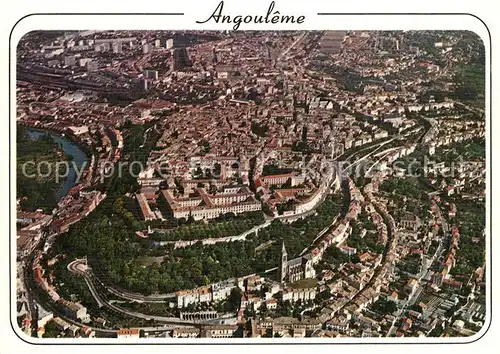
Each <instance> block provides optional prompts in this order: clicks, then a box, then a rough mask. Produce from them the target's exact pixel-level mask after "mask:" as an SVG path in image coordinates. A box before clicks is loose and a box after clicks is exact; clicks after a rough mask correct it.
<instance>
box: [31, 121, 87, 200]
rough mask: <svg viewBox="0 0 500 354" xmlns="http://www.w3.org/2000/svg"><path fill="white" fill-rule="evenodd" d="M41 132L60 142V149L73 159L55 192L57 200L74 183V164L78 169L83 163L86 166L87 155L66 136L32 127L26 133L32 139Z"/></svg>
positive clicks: (66, 192)
mask: <svg viewBox="0 0 500 354" xmlns="http://www.w3.org/2000/svg"><path fill="white" fill-rule="evenodd" d="M43 134H49V135H50V136H51V137H52V138H53V139H54V141H55V142H56V143H57V144H60V145H61V146H62V149H63V150H64V153H65V154H66V155H70V156H72V157H73V160H72V161H71V163H70V164H69V171H68V177H66V179H65V180H64V182H63V184H62V185H61V187H59V189H58V190H57V191H56V193H55V198H56V200H57V201H59V199H61V198H62V197H64V196H65V195H66V194H68V191H69V190H70V188H71V187H73V186H74V185H75V184H76V178H77V174H76V171H75V166H76V167H77V169H78V170H79V171H80V170H81V168H82V166H84V164H85V166H84V167H88V157H87V155H86V154H85V153H84V152H83V151H82V149H80V147H79V146H78V145H77V144H75V143H73V142H71V141H70V140H68V139H66V138H63V137H62V136H60V135H58V134H55V133H52V132H48V131H42V130H37V129H32V128H30V129H28V135H29V136H30V138H32V139H38V137H39V136H41V135H43Z"/></svg>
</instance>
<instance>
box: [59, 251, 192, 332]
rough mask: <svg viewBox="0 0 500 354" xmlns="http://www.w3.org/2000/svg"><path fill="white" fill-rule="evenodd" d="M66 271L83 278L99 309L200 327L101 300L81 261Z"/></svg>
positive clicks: (72, 263)
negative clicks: (108, 309) (103, 307)
mask: <svg viewBox="0 0 500 354" xmlns="http://www.w3.org/2000/svg"><path fill="white" fill-rule="evenodd" d="M68 270H69V271H70V272H72V273H74V274H78V275H80V276H81V277H83V278H84V280H85V283H87V286H88V287H89V289H90V292H91V293H92V296H93V297H94V299H95V300H96V302H97V303H98V304H99V307H102V306H106V307H108V308H110V309H112V310H113V311H116V312H119V313H121V314H123V315H126V316H130V317H136V318H141V319H144V320H155V321H158V322H162V323H166V324H175V325H178V326H190V327H197V326H200V325H201V323H197V322H189V321H184V320H181V319H179V318H177V317H164V316H156V315H147V314H144V313H141V312H135V311H131V310H128V309H124V308H121V307H119V306H116V305H114V304H112V303H111V302H109V301H108V300H107V299H105V298H103V297H102V296H101V295H100V294H99V292H98V291H97V289H96V288H95V286H94V283H93V282H92V277H91V276H90V275H89V270H88V267H87V266H86V265H85V264H84V263H83V261H82V260H75V261H73V262H71V263H69V264H68Z"/></svg>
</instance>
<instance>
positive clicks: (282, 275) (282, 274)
mask: <svg viewBox="0 0 500 354" xmlns="http://www.w3.org/2000/svg"><path fill="white" fill-rule="evenodd" d="M287 273H288V255H287V253H286V249H285V242H283V246H282V247H281V267H280V270H279V280H280V281H281V282H282V283H283V282H285V279H286V276H287Z"/></svg>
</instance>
